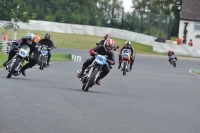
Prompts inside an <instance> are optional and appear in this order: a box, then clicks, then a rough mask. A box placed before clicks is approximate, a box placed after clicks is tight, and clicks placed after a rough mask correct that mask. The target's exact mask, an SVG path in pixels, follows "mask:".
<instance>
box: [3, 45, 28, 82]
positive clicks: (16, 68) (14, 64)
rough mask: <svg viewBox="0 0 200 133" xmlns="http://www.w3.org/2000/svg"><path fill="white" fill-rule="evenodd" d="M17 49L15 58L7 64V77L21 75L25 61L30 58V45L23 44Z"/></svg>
mask: <svg viewBox="0 0 200 133" xmlns="http://www.w3.org/2000/svg"><path fill="white" fill-rule="evenodd" d="M12 43H15V42H12ZM16 51H17V52H16V54H15V56H14V57H13V59H11V60H10V61H9V62H8V63H7V64H6V70H7V71H8V72H9V73H8V75H7V78H11V76H12V75H13V76H18V75H20V74H21V69H22V66H23V63H24V61H25V60H29V53H30V47H29V46H28V45H22V46H20V47H19V48H17V49H16Z"/></svg>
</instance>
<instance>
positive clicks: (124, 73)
mask: <svg viewBox="0 0 200 133" xmlns="http://www.w3.org/2000/svg"><path fill="white" fill-rule="evenodd" d="M126 65H127V62H124V66H123V75H126Z"/></svg>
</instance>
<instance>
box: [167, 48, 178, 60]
mask: <svg viewBox="0 0 200 133" xmlns="http://www.w3.org/2000/svg"><path fill="white" fill-rule="evenodd" d="M167 54H168V57H169V60H168V61H169V62H170V64H172V63H171V58H170V57H171V56H172V55H175V60H176V61H177V57H176V54H175V53H174V51H172V50H171V49H169V51H168V53H167Z"/></svg>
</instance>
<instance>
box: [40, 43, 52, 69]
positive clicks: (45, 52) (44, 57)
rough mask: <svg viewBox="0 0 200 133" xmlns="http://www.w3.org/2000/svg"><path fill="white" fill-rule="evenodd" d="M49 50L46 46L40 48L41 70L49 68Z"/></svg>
mask: <svg viewBox="0 0 200 133" xmlns="http://www.w3.org/2000/svg"><path fill="white" fill-rule="evenodd" d="M48 49H50V48H48V47H47V46H45V45H42V46H39V48H38V52H39V56H38V65H39V69H40V70H43V68H44V67H47V59H48Z"/></svg>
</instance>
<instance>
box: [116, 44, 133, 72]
mask: <svg viewBox="0 0 200 133" xmlns="http://www.w3.org/2000/svg"><path fill="white" fill-rule="evenodd" d="M124 49H130V50H131V58H130V59H131V64H130V71H131V70H132V65H133V63H134V59H135V50H134V47H133V46H132V45H131V42H130V41H126V42H125V45H124V46H123V47H122V48H121V49H120V51H119V66H118V69H120V67H121V59H122V51H123V50H124Z"/></svg>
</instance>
